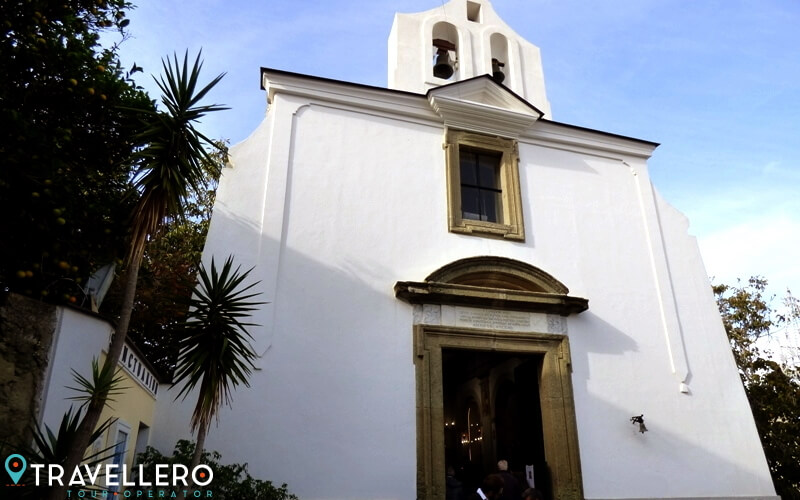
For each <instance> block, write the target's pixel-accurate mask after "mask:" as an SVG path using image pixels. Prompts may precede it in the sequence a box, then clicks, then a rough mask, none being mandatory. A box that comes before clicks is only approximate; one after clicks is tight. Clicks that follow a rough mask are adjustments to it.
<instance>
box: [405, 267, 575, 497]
mask: <svg viewBox="0 0 800 500" xmlns="http://www.w3.org/2000/svg"><path fill="white" fill-rule="evenodd" d="M395 293H396V295H397V297H398V298H400V299H403V300H406V301H407V302H410V303H412V304H417V305H418V306H419V308H420V309H419V312H420V314H419V320H418V321H417V323H416V325H415V328H414V345H415V346H416V347H415V364H416V368H417V471H418V481H417V482H418V485H417V489H418V498H420V499H443V498H444V496H445V484H444V483H445V481H444V479H445V468H446V466H447V465H451V464H450V463H448V462H457V464H458V465H460V466H462V467H463V469H462V472H463V473H465V474H467V473H468V474H469V478H465V479H467V481H468V482H472V483H473V484H474V482H475V481H476V480H480V478H481V477H482V475H483V474H485V473H487V472H489V471H492V470H493V464H494V463H496V460H497V459H498V458H505V459H509V460H510V461H511V462H512V463H514V462H532V465H534V474H535V476H536V479H537V481H542V483H541V484H537V487H542V488H541V489H544V490H546V493H547V495H548V497H549V498H559V499H570V500H571V499H576V500H577V499H579V498H583V493H582V491H583V487H582V481H581V474H580V458H579V450H578V442H577V426H576V423H575V406H574V401H573V396H572V379H571V375H570V355H569V340H568V337H567V336H566V322H564V321H563V317H564V316H568V315H569V314H575V313H579V312H581V311H583V310H585V309H586V308H587V307H588V301H587V300H586V299H582V298H580V297H572V296H569V295H567V293H568V289H567V287H566V286H564V285H563V284H562V283H560V282H559V281H558V280H556V279H555V278H553V277H552V276H550V275H549V274H547V273H545V272H544V271H541V270H540V269H538V268H535V267H533V266H530V265H528V264H525V263H522V262H519V261H514V260H512V259H506V258H499V257H474V258H470V259H463V260H461V261H457V262H454V263H452V264H449V265H447V266H444V267H443V268H441V269H439V270H437V271H436V272H434V273H432V274H431V275H430V276H429V277H428V279H427V280H426V281H425V282H398V283H397V284H396V285H395ZM423 311H427V312H429V313H430V314H422V313H423ZM551 327H552V328H551ZM551 330H552V331H551ZM501 373H503V374H504V375H503V376H502V377H501V376H500V374H501ZM509 374H510V375H509ZM465 412H466V413H465ZM473 413H479V414H480V419H479V420H478V421H474V420H473V419H472V415H473ZM498 419H499V420H498ZM445 424H447V425H445ZM475 424H479V429H480V434H478V433H477V428H476V425H475ZM465 425H467V426H472V427H465ZM498 425H499V426H500V427H502V429H499V430H498ZM465 429H475V433H467V434H466V437H464V430H465ZM453 436H455V437H453ZM475 439H477V440H478V441H477V443H480V445H479V446H478V445H476V442H475V441H474V440H475ZM515 441H518V442H520V443H521V444H520V445H519V446H515V445H514V444H513V443H514V442H515ZM476 449H479V450H480V464H476V462H475V457H476V454H477V452H476V451H475V450H476ZM465 451H466V452H467V453H466V454H465V453H464V452H465ZM469 452H472V453H471V454H470V453H469ZM499 453H503V454H506V453H508V454H510V456H511V457H513V458H509V457H499V456H498V454H499ZM465 457H466V459H465ZM464 464H467V465H464ZM524 465H531V464H530V463H525V464H515V467H516V468H517V469H519V468H520V467H523V466H524ZM467 466H469V468H470V469H469V470H467ZM478 467H480V469H478ZM537 469H538V470H537Z"/></svg>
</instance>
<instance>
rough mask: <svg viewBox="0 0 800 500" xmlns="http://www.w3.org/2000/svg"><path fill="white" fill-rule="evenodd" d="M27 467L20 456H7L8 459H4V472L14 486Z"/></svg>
mask: <svg viewBox="0 0 800 500" xmlns="http://www.w3.org/2000/svg"><path fill="white" fill-rule="evenodd" d="M27 466H28V464H27V463H25V458H24V457H23V456H22V455H9V456H8V458H6V472H8V475H9V476H11V480H12V481H14V484H17V483H18V482H19V479H20V478H21V477H22V474H23V473H25V468H26V467H27Z"/></svg>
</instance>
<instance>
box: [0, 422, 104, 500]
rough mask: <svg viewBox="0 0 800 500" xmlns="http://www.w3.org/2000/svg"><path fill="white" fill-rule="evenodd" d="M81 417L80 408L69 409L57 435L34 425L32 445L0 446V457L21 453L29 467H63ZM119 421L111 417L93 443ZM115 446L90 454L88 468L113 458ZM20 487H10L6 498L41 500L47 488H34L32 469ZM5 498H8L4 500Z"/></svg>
mask: <svg viewBox="0 0 800 500" xmlns="http://www.w3.org/2000/svg"><path fill="white" fill-rule="evenodd" d="M81 417H82V413H81V409H80V408H79V409H78V410H77V411H75V412H74V413H73V408H71V407H70V409H69V410H67V412H66V413H64V415H63V417H62V418H61V424H60V425H59V427H58V430H57V431H56V432H53V430H52V429H51V428H50V427H49V426H47V425H44V426H43V428H41V427H39V426H38V425H36V424H35V423H34V425H32V428H33V446H31V447H27V448H25V449H21V450H20V449H19V448H16V447H9V446H7V445H5V444H3V443H0V456H2V457H6V456H8V455H10V454H11V453H21V454H22V455H23V456H25V458H26V459H27V460H28V462H29V463H30V464H45V465H49V464H63V463H64V460H65V459H66V457H67V453H69V450H70V449H71V448H72V446H73V442H74V439H75V434H76V433H77V430H78V425H79V424H80V421H81ZM114 422H116V419H112V418H109V419H108V420H106V421H105V422H103V423H102V424H100V425H99V426H98V427H97V429H95V431H94V432H93V433H92V434H91V436H90V438H91V442H94V441H95V440H96V439H98V438H99V437H101V436H102V435H103V434H104V433H105V432H106V431H107V430H108V428H109V427H111V425H112V424H113V423H114ZM113 449H114V446H110V447H108V448H105V449H101V450H99V451H97V452H95V453H92V454H91V455H89V456H87V457H85V463H87V464H89V466H94V465H96V464H98V463H100V462H102V461H103V460H106V459H108V458H110V457H111V456H112V455H113V453H111V452H112V450H113ZM19 484H21V485H24V486H21V487H18V488H8V489H9V490H10V491H9V492H8V496H7V498H9V500H10V499H16V498H19V499H39V498H42V495H43V491H44V487H41V486H39V487H37V486H34V484H35V477H34V472H33V469H32V468H31V467H30V466H29V467H27V469H26V470H25V473H24V474H23V476H22V478H21V479H20V481H19ZM4 498H6V497H4Z"/></svg>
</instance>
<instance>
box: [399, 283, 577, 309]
mask: <svg viewBox="0 0 800 500" xmlns="http://www.w3.org/2000/svg"><path fill="white" fill-rule="evenodd" d="M394 292H395V296H396V297H397V298H399V299H401V300H404V301H406V302H408V303H410V304H448V305H467V306H475V307H489V308H495V309H509V310H515V311H529V312H541V313H549V314H560V315H561V316H568V315H570V314H576V313H580V312H583V311H585V310H586V309H588V308H589V301H588V300H587V299H584V298H581V297H573V296H570V295H563V294H558V293H544V292H529V291H526V290H509V289H505V288H488V287H482V286H470V285H456V284H451V283H437V282H416V281H398V282H397V284H395V286H394Z"/></svg>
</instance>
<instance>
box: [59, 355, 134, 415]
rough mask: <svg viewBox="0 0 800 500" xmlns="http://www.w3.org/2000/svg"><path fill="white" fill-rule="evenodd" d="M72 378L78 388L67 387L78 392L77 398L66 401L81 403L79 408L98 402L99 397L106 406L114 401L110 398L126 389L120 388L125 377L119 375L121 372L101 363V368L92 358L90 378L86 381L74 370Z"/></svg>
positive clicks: (95, 359)
mask: <svg viewBox="0 0 800 500" xmlns="http://www.w3.org/2000/svg"><path fill="white" fill-rule="evenodd" d="M72 377H73V378H74V379H75V382H76V383H77V384H78V387H67V389H72V390H74V391H77V392H78V395H77V396H72V397H70V398H68V399H71V400H74V401H82V402H83V403H81V408H83V407H84V406H87V405H89V404H91V403H92V402H93V401H100V398H101V395H105V397H103V398H102V401H103V404H105V405H106V406H109V407H110V405H109V404H108V402H109V401H114V399H113V398H112V396H119V395H120V394H122V393H123V392H124V390H125V389H127V387H121V384H122V382H123V381H124V380H125V377H124V376H122V375H121V370H120V369H118V368H116V367H114V366H111V365H107V364H105V363H103V366H102V368H101V367H100V364H99V363H98V361H97V358H96V357H95V358H92V378H91V379H88V378H86V377H84V376H83V375H81V374H80V373H78V372H77V371H76V370H75V369H74V368H73V369H72Z"/></svg>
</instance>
